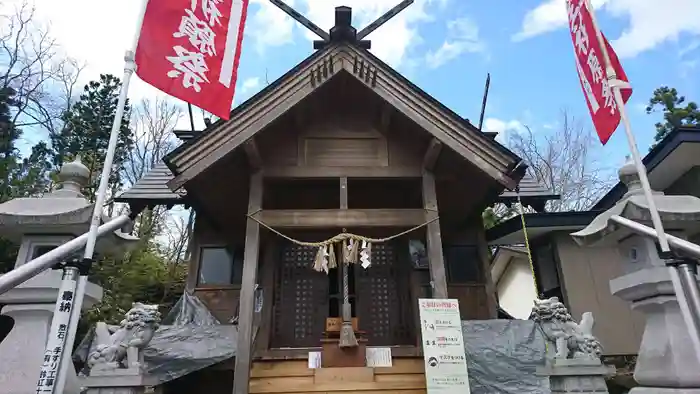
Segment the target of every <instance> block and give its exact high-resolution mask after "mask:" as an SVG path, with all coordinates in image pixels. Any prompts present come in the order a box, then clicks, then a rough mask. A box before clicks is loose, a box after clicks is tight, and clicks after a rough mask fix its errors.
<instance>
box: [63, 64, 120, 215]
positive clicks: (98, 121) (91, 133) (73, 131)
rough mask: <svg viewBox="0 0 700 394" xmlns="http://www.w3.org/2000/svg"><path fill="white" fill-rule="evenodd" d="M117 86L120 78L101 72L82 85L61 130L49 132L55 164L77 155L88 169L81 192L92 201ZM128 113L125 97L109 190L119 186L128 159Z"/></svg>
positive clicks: (104, 152)
mask: <svg viewBox="0 0 700 394" xmlns="http://www.w3.org/2000/svg"><path fill="white" fill-rule="evenodd" d="M120 89H121V81H120V80H119V78H117V77H115V76H113V75H110V74H102V75H100V79H99V81H92V82H90V83H88V84H87V85H85V88H84V89H83V93H82V94H81V96H80V100H79V101H78V102H77V103H75V104H74V105H73V106H72V107H71V109H70V110H69V111H67V112H66V113H65V114H64V115H63V122H64V123H65V127H63V130H62V131H61V132H60V133H57V134H56V135H52V136H51V145H52V148H53V156H54V157H53V163H54V165H55V166H57V167H60V166H61V165H62V164H63V162H64V161H65V160H70V159H72V158H74V157H75V156H76V155H80V157H81V160H82V162H83V164H85V165H86V166H87V167H88V169H89V170H90V177H91V182H90V183H89V185H88V186H87V187H86V190H84V193H85V195H86V196H87V197H88V198H89V199H90V200H91V201H94V200H95V194H96V192H97V188H98V185H99V181H100V179H99V177H100V174H101V172H102V163H104V160H105V156H106V155H107V145H108V144H109V137H110V134H111V131H112V123H113V122H114V117H115V116H116V111H117V101H118V99H119V91H120ZM130 113H131V108H130V106H129V103H128V100H127V103H126V106H125V108H124V114H123V116H122V123H121V128H120V130H119V139H118V140H117V141H118V142H117V149H116V151H115V154H114V163H113V165H112V171H111V177H110V190H116V189H119V188H120V187H121V186H122V183H123V171H124V165H125V163H126V162H127V160H128V154H129V149H131V147H132V146H133V144H134V135H133V132H132V130H131V127H130V125H129V118H130Z"/></svg>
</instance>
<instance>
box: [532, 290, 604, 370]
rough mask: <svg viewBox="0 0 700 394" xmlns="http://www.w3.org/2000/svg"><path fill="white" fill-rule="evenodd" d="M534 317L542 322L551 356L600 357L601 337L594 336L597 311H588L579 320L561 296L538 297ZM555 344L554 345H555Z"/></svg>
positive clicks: (536, 320) (555, 357)
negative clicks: (543, 298)
mask: <svg viewBox="0 0 700 394" xmlns="http://www.w3.org/2000/svg"><path fill="white" fill-rule="evenodd" d="M530 320H534V321H535V322H537V323H539V324H540V327H542V331H543V333H544V336H545V339H546V341H547V356H548V358H550V359H551V358H553V359H567V358H574V359H581V358H592V359H598V358H600V355H601V354H602V350H603V349H602V347H601V345H600V341H598V339H597V338H596V337H594V336H593V324H594V319H593V314H592V313H591V312H586V313H584V314H583V316H582V317H581V322H580V323H576V321H574V319H573V318H572V317H571V314H569V311H568V310H567V309H566V306H564V304H563V303H562V302H561V301H559V298H557V297H551V298H548V299H545V300H535V306H534V307H533V308H532V313H531V314H530ZM552 347H553V348H552Z"/></svg>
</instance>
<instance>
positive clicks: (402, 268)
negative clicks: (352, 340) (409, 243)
mask: <svg viewBox="0 0 700 394" xmlns="http://www.w3.org/2000/svg"><path fill="white" fill-rule="evenodd" d="M399 245H400V244H399ZM396 246H397V245H396V244H394V243H382V244H374V245H372V265H371V266H370V267H368V268H367V269H358V270H356V272H357V281H356V283H357V285H356V286H357V288H356V293H357V317H358V320H359V324H360V329H361V330H363V331H365V332H366V333H367V338H368V342H369V345H373V346H392V345H412V344H414V342H415V338H414V335H413V332H414V330H413V326H414V325H413V320H412V319H411V316H412V312H411V302H410V289H409V288H410V286H409V280H408V278H409V275H410V265H409V263H408V261H402V259H400V258H399V253H398V250H397V247H396Z"/></svg>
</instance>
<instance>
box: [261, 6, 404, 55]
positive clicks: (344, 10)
mask: <svg viewBox="0 0 700 394" xmlns="http://www.w3.org/2000/svg"><path fill="white" fill-rule="evenodd" d="M413 1H414V0H404V1H402V2H401V3H399V4H398V5H396V6H395V7H394V8H392V9H390V10H389V11H387V12H386V13H384V15H382V16H380V17H379V18H377V19H376V20H375V21H374V22H372V23H370V24H369V25H367V26H365V27H364V28H363V29H362V30H360V31H359V32H358V31H357V29H355V28H354V27H353V26H352V8H351V7H347V6H340V7H335V25H334V26H333V27H331V29H330V31H329V32H326V31H325V30H323V29H321V28H320V27H318V25H316V24H315V23H313V22H311V21H310V20H309V19H308V18H306V17H305V16H304V15H302V14H300V13H299V12H297V11H296V10H295V9H294V8H292V7H290V6H288V5H287V4H285V3H284V2H283V1H282V0H270V2H271V3H272V4H273V5H275V6H276V7H277V8H279V9H281V10H282V11H284V12H285V13H286V14H287V15H289V16H291V17H292V19H294V20H296V21H297V22H299V23H300V24H301V25H302V26H304V27H306V28H307V29H309V31H311V32H312V33H314V34H316V35H317V36H319V37H320V38H321V40H315V41H314V49H323V48H325V47H326V46H328V45H329V44H336V43H340V42H344V43H347V44H351V45H356V46H358V47H360V48H363V49H370V48H371V47H372V42H371V41H370V40H365V39H364V38H365V37H367V36H368V35H369V34H370V33H372V32H373V31H375V30H377V29H378V28H379V27H380V26H381V25H383V24H385V23H386V22H387V21H389V20H390V19H391V18H393V17H394V16H396V15H397V14H398V13H399V12H401V11H403V10H404V9H405V8H406V7H408V6H409V5H411V4H413Z"/></svg>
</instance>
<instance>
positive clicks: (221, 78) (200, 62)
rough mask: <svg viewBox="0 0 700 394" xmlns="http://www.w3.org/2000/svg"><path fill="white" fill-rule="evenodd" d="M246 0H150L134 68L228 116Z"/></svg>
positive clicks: (173, 93)
mask: <svg viewBox="0 0 700 394" xmlns="http://www.w3.org/2000/svg"><path fill="white" fill-rule="evenodd" d="M247 10H248V0H149V1H148V4H147V6H146V12H145V14H144V18H143V25H142V26H141V34H140V36H139V42H138V46H137V47H136V74H137V75H138V76H139V77H141V79H143V80H144V81H146V82H147V83H149V84H151V85H153V86H154V87H156V88H158V89H160V90H162V91H163V92H165V93H167V94H169V95H171V96H174V97H177V98H179V99H181V100H184V101H186V102H188V103H190V104H192V105H195V106H197V107H200V108H202V109H203V110H205V111H208V112H211V113H212V114H214V115H216V116H218V117H220V118H223V119H228V118H229V113H230V111H231V105H232V103H233V95H234V92H235V89H236V79H237V74H238V63H239V59H240V56H241V43H242V41H243V30H244V27H245V20H246V13H247Z"/></svg>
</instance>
